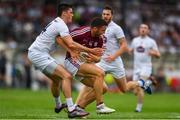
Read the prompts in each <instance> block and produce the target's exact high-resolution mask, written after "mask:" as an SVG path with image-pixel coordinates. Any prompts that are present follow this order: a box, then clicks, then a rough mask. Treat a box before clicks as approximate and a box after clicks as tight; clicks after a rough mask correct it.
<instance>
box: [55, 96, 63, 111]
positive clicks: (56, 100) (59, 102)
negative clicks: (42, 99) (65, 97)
mask: <svg viewBox="0 0 180 120" xmlns="http://www.w3.org/2000/svg"><path fill="white" fill-rule="evenodd" d="M54 100H55V103H56V108H59V107H61V105H62V102H61V99H60V97H59V96H58V97H54Z"/></svg>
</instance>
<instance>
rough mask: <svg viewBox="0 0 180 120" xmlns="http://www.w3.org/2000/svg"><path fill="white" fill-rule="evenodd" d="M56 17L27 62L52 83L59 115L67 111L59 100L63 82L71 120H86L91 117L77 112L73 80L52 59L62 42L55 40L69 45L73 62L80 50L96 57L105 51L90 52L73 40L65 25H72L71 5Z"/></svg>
mask: <svg viewBox="0 0 180 120" xmlns="http://www.w3.org/2000/svg"><path fill="white" fill-rule="evenodd" d="M57 15H58V17H57V18H55V19H54V20H53V21H52V22H50V23H49V24H48V25H47V26H46V27H45V28H44V30H43V31H42V32H41V34H40V35H39V36H37V38H36V40H35V41H34V42H33V44H32V45H31V46H30V47H29V49H28V50H29V51H28V58H29V59H30V61H31V62H32V63H33V65H34V66H35V67H36V68H37V69H39V70H40V71H42V72H43V73H44V74H45V75H46V76H48V77H49V78H50V79H51V80H52V86H51V91H52V94H53V96H54V98H55V103H56V106H55V112H56V113H59V112H60V111H61V110H62V109H63V108H65V107H66V104H62V102H61V100H60V97H59V93H60V91H59V90H60V81H62V91H63V94H64V96H65V98H66V102H67V107H68V111H69V112H68V117H69V118H74V117H83V116H86V115H88V113H86V112H83V111H78V110H77V109H76V108H75V106H74V104H73V100H72V98H71V80H72V76H71V75H70V73H69V72H67V71H66V69H65V68H64V67H63V66H62V65H60V64H58V62H57V61H56V60H55V59H54V58H52V57H51V56H50V53H51V52H52V51H54V50H56V47H57V46H58V45H60V44H59V41H58V40H56V39H55V38H56V37H57V36H60V37H61V40H63V41H64V42H65V43H66V44H67V46H68V47H69V48H70V49H68V51H69V52H70V54H71V56H72V57H74V58H75V57H76V56H78V55H77V54H75V51H77V50H80V51H85V52H90V53H92V54H97V53H101V52H102V49H99V48H95V49H90V48H87V47H84V46H82V45H80V44H78V43H76V42H74V41H73V40H72V38H71V36H70V34H69V30H68V27H67V25H66V24H67V23H70V22H72V16H73V11H72V6H71V5H68V4H60V5H58V10H57Z"/></svg>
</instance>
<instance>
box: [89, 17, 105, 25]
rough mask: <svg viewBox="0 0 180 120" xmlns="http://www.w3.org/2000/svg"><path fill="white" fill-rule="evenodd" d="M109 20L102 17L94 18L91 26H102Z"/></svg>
mask: <svg viewBox="0 0 180 120" xmlns="http://www.w3.org/2000/svg"><path fill="white" fill-rule="evenodd" d="M107 25H108V24H107V22H106V21H104V20H103V19H102V18H99V17H97V18H94V19H93V20H92V22H91V27H102V26H107Z"/></svg>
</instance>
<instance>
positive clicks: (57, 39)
mask: <svg viewBox="0 0 180 120" xmlns="http://www.w3.org/2000/svg"><path fill="white" fill-rule="evenodd" d="M56 42H57V43H58V45H60V46H61V47H63V48H64V49H66V50H67V51H68V52H71V49H70V48H69V47H68V46H67V45H66V43H65V42H64V41H63V40H62V39H61V38H60V37H56Z"/></svg>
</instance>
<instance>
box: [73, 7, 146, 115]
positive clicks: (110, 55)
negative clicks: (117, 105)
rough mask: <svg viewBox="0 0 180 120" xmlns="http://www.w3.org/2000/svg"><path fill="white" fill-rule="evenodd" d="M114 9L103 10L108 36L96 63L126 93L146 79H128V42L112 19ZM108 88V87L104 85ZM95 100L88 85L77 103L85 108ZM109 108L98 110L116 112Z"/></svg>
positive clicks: (106, 8) (141, 84)
mask: <svg viewBox="0 0 180 120" xmlns="http://www.w3.org/2000/svg"><path fill="white" fill-rule="evenodd" d="M112 17H113V10H112V8H111V7H109V6H106V7H105V8H104V9H103V12H102V18H103V19H104V20H105V21H106V22H107V23H108V27H107V29H106V31H105V36H106V37H107V42H106V50H105V53H104V54H103V56H102V58H101V61H100V62H99V63H97V64H96V65H97V66H98V67H99V68H101V69H102V70H103V71H104V72H105V73H111V74H112V75H113V77H114V79H115V82H116V83H117V86H118V88H119V89H120V90H121V91H122V92H123V93H125V92H126V91H128V90H130V89H134V88H136V87H138V86H140V87H143V85H144V84H143V83H144V81H131V82H128V83H127V81H126V76H125V69H124V65H123V61H122V59H121V55H122V54H123V53H124V52H126V51H127V49H128V47H127V42H126V39H125V35H124V32H123V30H122V28H121V27H120V26H119V25H117V24H116V23H115V22H113V21H112ZM104 88H106V87H104ZM94 100H95V96H94V91H93V90H91V89H90V88H88V87H86V86H85V87H84V88H83V90H82V91H81V93H80V94H79V96H78V99H77V101H76V104H78V105H79V106H81V107H82V108H85V107H86V106H87V105H88V104H89V103H91V102H92V101H94ZM106 108H107V110H103V111H97V112H99V113H103V112H104V113H107V112H108V113H110V112H109V111H111V112H114V111H115V110H114V109H111V108H108V107H106Z"/></svg>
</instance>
